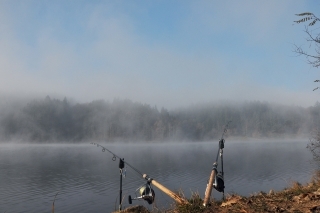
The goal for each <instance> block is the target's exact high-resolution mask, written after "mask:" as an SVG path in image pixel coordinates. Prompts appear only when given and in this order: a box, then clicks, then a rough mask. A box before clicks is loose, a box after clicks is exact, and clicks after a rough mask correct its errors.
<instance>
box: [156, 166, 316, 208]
mask: <svg viewBox="0 0 320 213" xmlns="http://www.w3.org/2000/svg"><path fill="white" fill-rule="evenodd" d="M180 194H181V193H180ZM188 201H189V202H190V204H183V205H182V204H174V205H173V207H172V208H171V209H169V210H166V211H162V212H166V213H200V212H201V213H202V212H204V213H209V212H219V213H255V212H292V213H299V212H301V213H307V212H309V213H320V171H318V172H316V174H315V175H314V176H313V178H312V180H311V181H310V183H308V184H306V185H301V184H300V183H298V182H294V183H292V184H291V186H290V187H289V188H287V189H284V190H282V191H279V192H274V191H270V192H269V193H265V192H260V193H258V194H255V195H251V196H249V197H243V196H239V195H236V194H234V195H229V196H227V198H226V199H225V200H224V201H223V202H221V201H218V202H214V201H211V203H210V204H211V205H210V206H209V207H204V206H203V205H202V204H203V200H202V199H201V197H200V196H199V193H193V194H192V196H191V198H190V199H188Z"/></svg>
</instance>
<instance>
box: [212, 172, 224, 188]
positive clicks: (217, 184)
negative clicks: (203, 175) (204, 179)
mask: <svg viewBox="0 0 320 213" xmlns="http://www.w3.org/2000/svg"><path fill="white" fill-rule="evenodd" d="M213 187H214V188H215V189H216V190H217V191H218V192H224V188H225V187H224V180H223V176H222V174H221V173H219V174H218V175H216V176H215V180H214V183H213Z"/></svg>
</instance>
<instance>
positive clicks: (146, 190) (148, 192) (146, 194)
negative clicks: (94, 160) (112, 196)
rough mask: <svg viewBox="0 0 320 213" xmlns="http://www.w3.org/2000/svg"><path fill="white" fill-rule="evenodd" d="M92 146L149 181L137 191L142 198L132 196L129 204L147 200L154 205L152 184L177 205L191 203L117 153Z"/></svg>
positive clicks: (98, 145)
mask: <svg viewBox="0 0 320 213" xmlns="http://www.w3.org/2000/svg"><path fill="white" fill-rule="evenodd" d="M90 144H93V145H96V146H97V147H100V148H101V149H102V152H105V151H108V152H109V153H111V154H112V155H113V157H112V160H113V161H115V160H116V158H118V159H119V160H120V162H119V168H120V164H121V166H124V164H126V165H127V166H129V167H130V168H131V169H133V171H135V172H136V173H137V174H138V175H139V176H140V177H142V178H143V179H145V180H146V181H147V183H146V184H145V185H143V186H141V187H139V188H138V189H137V190H136V191H139V193H140V195H141V196H140V197H138V196H136V197H135V198H131V196H129V197H128V198H129V204H131V203H132V200H139V199H143V200H146V201H147V202H148V203H149V204H152V203H153V202H154V198H155V193H154V190H153V189H152V187H151V185H150V184H152V185H154V186H155V187H157V188H158V189H160V190H161V191H162V192H164V193H165V194H167V195H168V196H169V197H171V198H172V199H174V200H175V201H176V202H177V203H189V202H188V201H187V200H186V199H184V198H182V197H180V196H179V195H177V194H176V193H174V192H173V191H171V190H170V189H168V188H166V187H165V186H163V185H162V184H160V183H159V182H157V181H156V180H154V179H153V178H151V177H149V176H148V175H147V174H143V173H142V172H141V171H139V170H138V169H137V168H135V167H134V166H132V165H131V164H129V163H128V162H127V161H125V160H124V158H121V157H119V156H118V155H116V154H115V153H113V152H111V151H110V150H109V149H107V148H106V147H104V146H102V145H100V144H97V143H90ZM120 173H121V172H120ZM120 193H121V189H120ZM121 196H122V195H121ZM121 199H122V198H121V197H120V205H119V207H121Z"/></svg>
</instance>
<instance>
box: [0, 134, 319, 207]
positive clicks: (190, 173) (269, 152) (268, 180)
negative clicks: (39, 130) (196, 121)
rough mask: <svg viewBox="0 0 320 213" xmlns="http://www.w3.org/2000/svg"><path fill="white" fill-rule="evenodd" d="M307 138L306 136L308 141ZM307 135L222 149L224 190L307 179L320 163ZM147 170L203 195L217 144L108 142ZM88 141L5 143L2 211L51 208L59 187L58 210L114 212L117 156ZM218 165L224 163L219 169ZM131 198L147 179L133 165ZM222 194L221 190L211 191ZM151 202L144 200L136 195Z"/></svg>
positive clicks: (161, 197) (164, 203) (0, 168)
mask: <svg viewBox="0 0 320 213" xmlns="http://www.w3.org/2000/svg"><path fill="white" fill-rule="evenodd" d="M306 141H307V140H306ZM306 141H274V142H270V141H265V142H261V141H260V142H252V141H250V142H239V141H235V142H229V141H228V140H226V143H225V149H224V172H225V185H226V189H225V191H226V193H238V194H241V195H250V194H252V193H254V192H259V191H269V190H270V189H274V190H281V189H283V188H285V187H287V186H289V185H290V183H291V181H299V182H301V183H306V182H308V181H309V180H310V178H311V175H312V172H313V170H314V169H315V168H316V167H315V165H313V164H312V163H311V162H312V156H311V154H310V153H309V151H308V150H307V149H306V148H305V146H306ZM102 145H104V146H106V147H107V148H108V149H110V150H111V151H112V152H114V153H115V154H117V155H119V156H120V157H124V159H125V161H127V162H128V163H130V164H131V165H132V166H134V167H135V168H137V169H138V170H139V171H141V172H142V173H146V174H148V175H150V177H152V178H154V179H155V180H157V181H158V182H159V183H161V184H163V185H164V186H166V187H167V188H169V189H171V190H174V191H175V190H179V189H181V190H183V192H184V194H185V195H186V197H190V195H191V193H192V192H199V194H200V196H201V197H203V196H204V191H205V188H206V183H207V180H208V178H209V175H210V172H211V169H212V163H213V162H214V161H215V159H216V154H217V151H218V142H215V141H213V142H202V143H164V144H159V143H156V144H102ZM112 157H113V156H112V155H111V154H110V153H108V152H102V151H101V148H98V147H96V146H93V145H90V144H81V145H0V162H1V163H0V177H1V182H0V189H1V190H0V211H1V212H3V211H6V212H7V213H10V212H49V211H50V210H51V205H52V201H53V198H54V195H55V194H56V193H57V192H59V194H58V196H57V199H56V203H55V210H56V212H68V213H70V212H79V211H81V212H83V211H87V212H111V211H112V210H114V209H115V208H118V202H119V198H118V197H119V168H118V159H117V160H116V161H115V162H114V161H112ZM219 170H220V168H219ZM126 175H127V176H126V178H125V179H123V195H124V196H125V198H124V206H125V207H128V206H129V204H128V201H127V197H128V195H131V196H133V197H134V193H135V190H136V189H137V188H138V187H139V186H141V185H142V184H144V183H145V181H144V180H143V179H142V177H140V176H139V175H138V174H137V173H136V172H135V171H133V170H132V169H130V168H129V167H127V169H126ZM154 189H155V193H156V205H157V206H158V207H159V208H165V207H169V206H170V204H171V203H172V202H173V201H172V199H171V198H169V197H168V196H167V195H165V194H163V193H162V192H161V191H159V190H158V189H156V188H154ZM213 196H214V197H216V198H217V199H220V198H221V196H222V195H221V193H218V192H217V191H213ZM133 202H134V203H133V204H143V205H145V206H147V207H148V208H152V206H149V205H148V204H147V203H146V202H144V201H133Z"/></svg>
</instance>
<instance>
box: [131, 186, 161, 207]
mask: <svg viewBox="0 0 320 213" xmlns="http://www.w3.org/2000/svg"><path fill="white" fill-rule="evenodd" d="M137 192H138V193H139V195H140V196H137ZM135 194H136V197H135V198H132V197H131V195H129V197H128V201H129V204H132V200H141V199H142V200H145V201H147V202H148V204H152V203H153V202H154V198H155V193H154V190H153V189H152V187H151V186H150V183H146V184H145V185H142V186H140V187H139V188H138V189H137V190H136V192H135Z"/></svg>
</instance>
